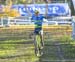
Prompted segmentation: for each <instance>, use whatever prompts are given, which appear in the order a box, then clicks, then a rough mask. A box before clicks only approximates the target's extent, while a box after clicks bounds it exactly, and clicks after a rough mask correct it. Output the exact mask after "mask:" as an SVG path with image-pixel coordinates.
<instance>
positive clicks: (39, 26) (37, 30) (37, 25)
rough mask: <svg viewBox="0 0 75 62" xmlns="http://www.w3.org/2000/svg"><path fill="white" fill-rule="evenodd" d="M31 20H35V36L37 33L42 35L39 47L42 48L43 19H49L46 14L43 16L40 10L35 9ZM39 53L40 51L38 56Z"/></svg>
mask: <svg viewBox="0 0 75 62" xmlns="http://www.w3.org/2000/svg"><path fill="white" fill-rule="evenodd" d="M31 20H33V21H34V24H35V29H34V34H35V36H36V35H40V38H41V42H40V44H39V48H40V49H42V48H43V46H44V42H43V30H42V23H43V21H47V20H46V19H45V17H44V16H42V15H40V14H39V11H38V10H35V14H34V15H32V18H31ZM35 48H36V47H35ZM38 55H39V53H38V54H37V56H38Z"/></svg>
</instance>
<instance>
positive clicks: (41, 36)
mask: <svg viewBox="0 0 75 62" xmlns="http://www.w3.org/2000/svg"><path fill="white" fill-rule="evenodd" d="M40 38H41V46H42V47H43V46H44V41H43V30H41V31H40Z"/></svg>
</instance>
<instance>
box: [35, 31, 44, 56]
mask: <svg viewBox="0 0 75 62" xmlns="http://www.w3.org/2000/svg"><path fill="white" fill-rule="evenodd" d="M34 46H35V54H36V56H41V55H42V54H43V51H42V50H43V47H44V42H43V41H42V38H41V32H40V33H39V34H37V35H36V34H35V37H34Z"/></svg>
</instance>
